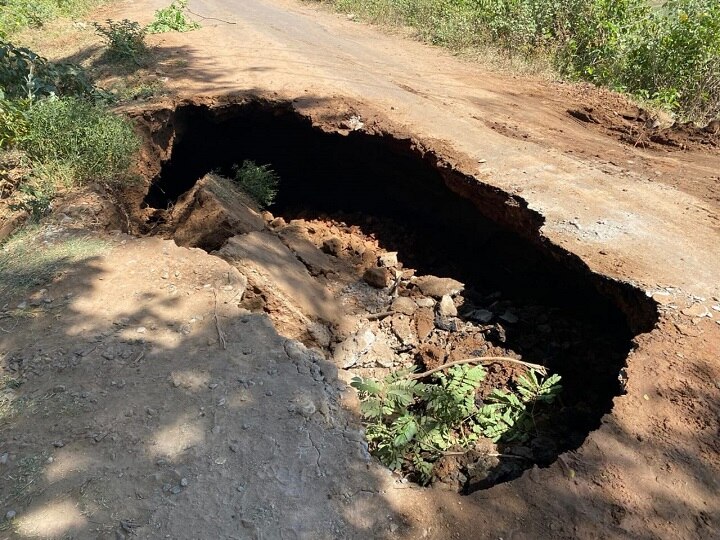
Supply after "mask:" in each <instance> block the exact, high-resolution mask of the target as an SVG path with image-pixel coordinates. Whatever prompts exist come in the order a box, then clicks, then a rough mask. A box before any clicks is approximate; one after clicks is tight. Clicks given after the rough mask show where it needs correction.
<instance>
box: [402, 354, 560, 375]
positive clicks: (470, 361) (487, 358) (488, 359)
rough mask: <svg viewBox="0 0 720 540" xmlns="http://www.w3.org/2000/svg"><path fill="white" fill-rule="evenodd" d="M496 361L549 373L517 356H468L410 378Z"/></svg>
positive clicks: (545, 373)
mask: <svg viewBox="0 0 720 540" xmlns="http://www.w3.org/2000/svg"><path fill="white" fill-rule="evenodd" d="M496 362H508V363H510V364H518V365H521V366H525V367H526V368H529V369H534V370H535V371H537V372H538V373H540V374H541V375H547V370H546V369H545V366H541V365H540V364H531V363H530V362H523V361H522V360H517V359H516V358H508V357H507V356H477V357H475V358H467V359H465V360H456V361H455V362H448V363H447V364H443V365H442V366H439V367H436V368H435V369H431V370H429V371H424V372H423V373H415V374H414V375H410V379H422V378H423V377H427V376H428V375H432V374H433V373H436V372H438V371H442V370H444V369H447V368H449V367H453V366H459V365H462V364H494V363H496Z"/></svg>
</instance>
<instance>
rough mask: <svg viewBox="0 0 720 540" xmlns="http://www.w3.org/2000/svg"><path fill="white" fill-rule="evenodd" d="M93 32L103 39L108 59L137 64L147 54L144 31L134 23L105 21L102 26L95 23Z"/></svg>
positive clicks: (124, 20) (126, 20)
mask: <svg viewBox="0 0 720 540" xmlns="http://www.w3.org/2000/svg"><path fill="white" fill-rule="evenodd" d="M95 30H96V31H97V33H98V34H99V35H100V36H101V37H102V38H104V39H105V43H106V44H107V48H108V57H109V58H111V59H113V60H119V61H131V62H135V63H138V62H139V59H140V57H141V56H142V55H143V54H145V53H146V52H147V45H146V44H145V30H144V29H143V28H142V27H141V26H140V24H139V23H137V22H136V21H130V20H128V19H123V20H122V21H113V20H112V19H107V20H106V21H105V24H104V25H103V24H99V23H95Z"/></svg>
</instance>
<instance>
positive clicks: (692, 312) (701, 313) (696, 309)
mask: <svg viewBox="0 0 720 540" xmlns="http://www.w3.org/2000/svg"><path fill="white" fill-rule="evenodd" d="M682 314H683V315H687V316H688V317H711V318H712V314H711V313H710V310H709V309H708V308H706V307H705V306H704V305H702V304H695V305H694V306H690V307H689V308H685V309H683V310H682Z"/></svg>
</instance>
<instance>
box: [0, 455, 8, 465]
mask: <svg viewBox="0 0 720 540" xmlns="http://www.w3.org/2000/svg"><path fill="white" fill-rule="evenodd" d="M9 459H10V454H8V453H7V452H3V454H2V455H0V465H7V462H8V460H9Z"/></svg>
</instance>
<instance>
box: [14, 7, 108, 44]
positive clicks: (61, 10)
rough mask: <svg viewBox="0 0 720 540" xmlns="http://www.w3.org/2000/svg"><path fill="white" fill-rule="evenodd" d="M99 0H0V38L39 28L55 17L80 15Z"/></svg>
mask: <svg viewBox="0 0 720 540" xmlns="http://www.w3.org/2000/svg"><path fill="white" fill-rule="evenodd" d="M99 3H100V1H99V0H0V38H7V37H10V36H12V35H13V34H15V33H17V32H19V31H20V30H23V29H24V28H39V27H41V26H42V25H43V24H45V23H46V22H48V21H50V20H52V19H55V18H57V17H74V16H77V15H82V14H83V13H85V12H86V11H87V10H88V9H89V8H91V7H93V6H94V5H97V4H99Z"/></svg>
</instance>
